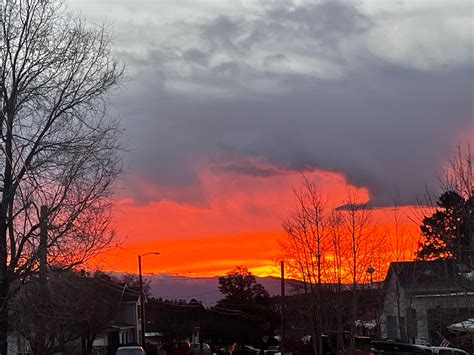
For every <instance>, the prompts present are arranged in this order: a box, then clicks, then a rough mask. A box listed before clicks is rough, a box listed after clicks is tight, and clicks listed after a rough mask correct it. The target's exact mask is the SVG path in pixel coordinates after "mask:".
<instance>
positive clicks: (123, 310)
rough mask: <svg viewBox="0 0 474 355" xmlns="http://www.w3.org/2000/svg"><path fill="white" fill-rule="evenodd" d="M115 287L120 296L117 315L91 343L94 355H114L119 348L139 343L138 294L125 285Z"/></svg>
mask: <svg viewBox="0 0 474 355" xmlns="http://www.w3.org/2000/svg"><path fill="white" fill-rule="evenodd" d="M117 286H120V287H117ZM117 286H115V289H116V291H117V293H119V294H120V300H119V302H118V309H117V314H116V317H114V319H113V320H112V321H110V322H109V323H108V324H107V327H106V328H105V329H104V330H103V331H102V332H101V333H100V334H99V335H98V336H97V337H96V338H95V340H94V342H93V343H92V347H93V348H94V353H96V354H104V355H105V354H114V353H115V350H116V348H117V347H119V346H122V345H127V344H138V343H139V342H140V337H141V318H140V314H141V313H140V307H141V297H140V292H139V291H138V290H135V289H133V288H128V287H127V286H126V285H125V284H123V285H118V284H117Z"/></svg>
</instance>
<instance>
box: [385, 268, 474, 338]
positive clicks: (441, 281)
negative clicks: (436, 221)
mask: <svg viewBox="0 0 474 355" xmlns="http://www.w3.org/2000/svg"><path fill="white" fill-rule="evenodd" d="M384 288H385V292H384V298H383V303H382V311H381V315H380V332H381V338H382V339H394V340H395V339H396V340H402V341H407V342H410V343H414V344H433V345H438V344H440V343H441V342H442V341H443V340H445V339H446V338H447V339H449V340H450V341H451V343H454V344H456V339H455V336H454V335H453V333H451V332H450V331H449V329H448V326H449V325H450V324H453V323H454V322H456V321H462V320H465V319H467V318H470V317H472V316H473V315H474V279H472V277H471V273H470V272H466V270H463V268H461V267H460V266H459V265H458V264H457V263H456V262H455V261H454V260H437V261H413V262H394V263H391V264H390V267H389V270H388V272H387V276H386V278H385V282H384Z"/></svg>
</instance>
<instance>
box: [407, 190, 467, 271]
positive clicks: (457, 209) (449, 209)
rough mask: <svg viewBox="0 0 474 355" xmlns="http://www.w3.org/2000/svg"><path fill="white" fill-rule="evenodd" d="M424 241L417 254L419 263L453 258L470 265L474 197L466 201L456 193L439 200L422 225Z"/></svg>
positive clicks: (443, 195)
mask: <svg viewBox="0 0 474 355" xmlns="http://www.w3.org/2000/svg"><path fill="white" fill-rule="evenodd" d="M420 229H421V233H422V235H423V237H424V240H423V241H422V242H421V243H420V245H419V250H418V252H417V254H416V256H417V258H418V259H420V260H434V259H448V258H453V259H456V260H459V261H462V262H469V257H470V256H469V250H470V248H471V239H472V238H473V237H474V236H473V233H474V196H472V195H471V196H468V197H467V198H464V197H463V196H461V195H460V194H459V193H457V192H455V191H446V192H444V193H443V194H441V196H440V197H439V199H438V201H437V208H436V210H435V211H434V212H433V214H431V215H430V216H426V217H425V218H424V219H423V222H422V224H421V226H420Z"/></svg>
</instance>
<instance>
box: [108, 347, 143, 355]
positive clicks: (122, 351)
mask: <svg viewBox="0 0 474 355" xmlns="http://www.w3.org/2000/svg"><path fill="white" fill-rule="evenodd" d="M115 355H146V352H145V350H143V348H142V347H141V346H121V347H120V348H118V349H117V351H116V352H115Z"/></svg>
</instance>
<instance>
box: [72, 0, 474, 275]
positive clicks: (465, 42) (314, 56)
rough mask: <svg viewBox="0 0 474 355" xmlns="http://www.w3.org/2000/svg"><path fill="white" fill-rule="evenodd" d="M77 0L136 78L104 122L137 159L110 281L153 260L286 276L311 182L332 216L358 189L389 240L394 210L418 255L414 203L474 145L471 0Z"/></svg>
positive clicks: (123, 191) (208, 270) (106, 262)
mask: <svg viewBox="0 0 474 355" xmlns="http://www.w3.org/2000/svg"><path fill="white" fill-rule="evenodd" d="M67 3H68V4H69V7H70V9H72V10H74V11H80V12H81V13H82V14H83V15H84V16H85V17H86V18H88V19H89V20H90V21H92V22H96V23H101V22H106V23H107V24H109V25H110V27H111V28H112V29H113V31H114V32H115V40H114V43H115V45H114V53H115V55H116V56H117V57H118V58H120V59H121V60H122V61H123V62H124V63H125V64H126V66H127V71H128V74H129V78H130V80H128V81H127V82H126V83H125V84H124V85H123V87H122V89H121V91H120V92H118V93H116V95H115V96H114V97H112V99H111V108H110V111H109V114H110V115H115V116H117V117H120V119H121V121H122V123H123V126H124V128H125V132H126V136H127V147H128V149H129V150H130V152H129V153H127V154H126V156H125V162H124V167H125V172H124V174H123V175H122V176H121V178H120V181H119V182H118V193H117V195H116V197H115V199H114V203H115V205H116V214H115V219H116V227H117V231H118V240H117V242H118V243H119V245H118V246H117V248H115V249H114V250H113V251H112V252H110V253H108V254H106V255H103V256H102V257H100V258H99V259H98V260H97V261H96V265H95V266H98V267H100V268H102V269H104V270H115V271H130V272H136V271H137V270H136V268H137V266H136V256H137V254H139V253H145V252H148V251H153V250H159V251H160V253H161V255H160V256H158V257H155V256H147V258H146V259H144V272H155V273H161V272H165V273H171V274H180V275H189V276H206V275H219V274H222V273H225V272H226V271H228V270H229V269H231V268H232V267H233V266H235V265H246V266H248V267H249V268H250V269H251V270H252V271H253V272H255V273H256V274H259V275H267V274H272V273H276V272H277V269H276V267H277V261H278V256H279V255H278V253H279V252H278V248H277V243H276V240H277V239H278V238H280V237H281V236H282V233H283V230H282V227H281V223H282V220H283V218H285V216H286V215H287V214H288V213H289V211H291V208H292V203H293V197H292V195H293V192H292V189H293V188H294V187H296V186H298V185H299V184H300V183H301V179H302V174H304V175H305V176H306V177H309V178H311V179H314V180H315V181H317V182H318V184H320V186H321V187H322V188H324V190H325V191H326V193H327V194H328V195H329V196H331V199H332V200H333V201H334V203H335V204H337V203H343V202H344V196H345V194H346V193H347V191H348V189H349V188H351V187H352V188H355V189H357V190H358V191H359V193H360V194H362V195H364V196H366V197H367V200H368V201H369V203H370V205H371V206H372V207H374V208H375V209H374V210H373V214H374V219H375V220H376V221H377V223H378V224H379V225H382V226H383V228H385V229H384V230H385V231H386V233H387V238H390V235H391V233H392V232H393V208H391V207H390V206H391V205H392V204H393V201H397V202H398V204H399V205H401V206H403V207H401V210H400V214H401V215H402V220H403V221H402V224H403V228H404V231H405V232H406V233H405V237H404V238H405V239H404V243H405V242H406V245H407V248H408V249H410V250H411V249H412V248H413V246H414V245H416V241H417V238H418V230H417V225H416V223H415V222H414V221H413V220H416V215H417V214H416V213H415V212H413V210H412V208H411V207H410V206H412V205H415V204H416V202H417V198H418V197H419V196H420V195H421V194H422V193H423V192H424V189H425V186H426V185H428V186H436V185H437V174H438V173H439V172H440V171H441V169H442V167H443V164H444V163H445V162H446V160H447V159H448V158H449V156H450V155H451V154H453V153H454V152H455V147H456V145H457V144H458V143H459V142H463V143H465V144H466V143H468V142H472V143H474V139H473V136H474V104H473V97H474V85H473V78H474V75H473V74H474V73H473V62H474V61H473V60H474V58H473V57H474V55H473V52H474V39H473V33H474V30H473V23H472V16H473V15H474V3H473V2H471V1H464V0H463V1H435V0H426V1H413V0H406V1H388V0H387V1H380V0H373V1H355V0H354V1H332V0H326V1H303V0H301V1H296V0H294V1H291V0H281V1H271V0H268V1H243V0H242V1H238V0H227V1H224V0H214V1H211V0H207V1H197V0H169V1H165V0H155V1H147V0H134V1H129V0H68V1H67ZM388 240H391V239H388ZM391 242H393V240H391Z"/></svg>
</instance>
